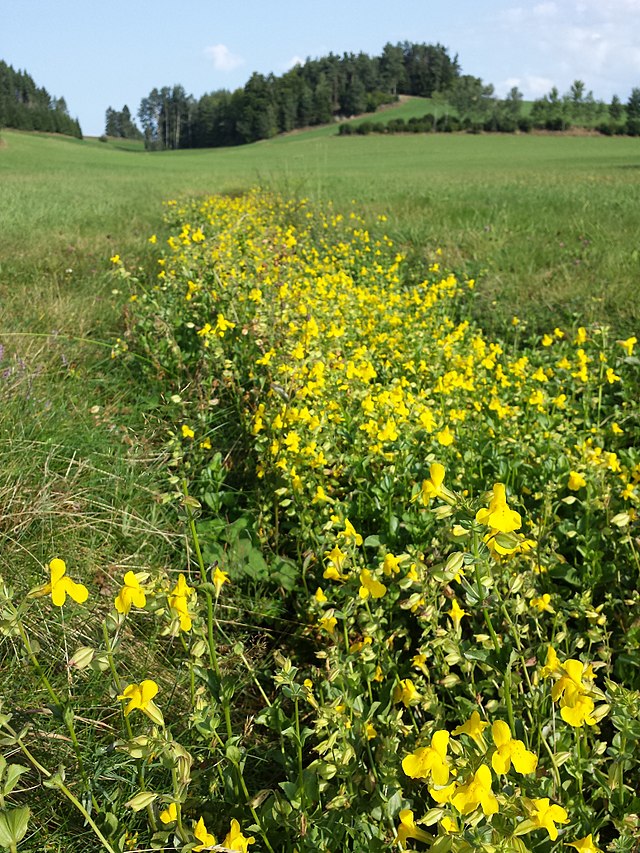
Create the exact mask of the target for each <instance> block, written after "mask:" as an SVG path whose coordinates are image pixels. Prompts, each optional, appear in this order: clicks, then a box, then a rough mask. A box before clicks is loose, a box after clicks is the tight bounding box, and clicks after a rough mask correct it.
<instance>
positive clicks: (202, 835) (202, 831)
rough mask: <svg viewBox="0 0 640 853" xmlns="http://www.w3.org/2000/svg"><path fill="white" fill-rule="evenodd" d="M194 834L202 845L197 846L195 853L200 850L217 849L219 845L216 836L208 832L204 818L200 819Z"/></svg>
mask: <svg viewBox="0 0 640 853" xmlns="http://www.w3.org/2000/svg"><path fill="white" fill-rule="evenodd" d="M193 834H194V835H195V837H196V838H197V839H198V841H199V842H200V844H197V845H196V846H195V847H194V848H193V850H194V853H195V851H198V850H206V849H207V848H209V847H215V846H216V844H217V842H216V837H215V835H212V834H211V833H210V832H207V827H206V826H205V825H204V820H203V819H202V818H200V820H199V821H198V823H197V824H196V826H195V829H194V830H193Z"/></svg>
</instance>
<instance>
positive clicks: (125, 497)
mask: <svg viewBox="0 0 640 853" xmlns="http://www.w3.org/2000/svg"><path fill="white" fill-rule="evenodd" d="M418 108H419V109H420V114H422V110H423V106H420V107H418V106H417V105H416V104H415V103H414V102H408V103H407V104H403V105H401V106H400V107H398V108H397V112H396V111H395V110H394V111H393V114H394V115H400V110H401V109H405V110H416V109H418ZM424 111H426V109H425V110H424ZM390 113H391V111H390ZM403 117H405V118H407V117H409V116H408V114H407V115H404V116H403ZM255 184H262V185H263V186H271V187H274V188H277V189H279V190H280V191H282V192H283V193H284V194H289V195H305V196H309V197H310V198H312V199H314V200H317V201H327V200H332V201H333V202H334V203H335V205H336V206H337V207H338V208H342V209H349V208H350V207H351V205H354V206H355V207H356V208H357V209H358V210H359V211H360V212H362V213H364V215H365V216H368V217H375V216H377V215H381V214H385V215H386V216H387V217H388V223H387V225H388V226H389V229H388V230H389V232H390V234H391V236H393V237H394V238H395V239H396V240H399V241H400V242H402V243H403V244H405V245H406V246H407V247H408V250H409V251H410V252H411V254H412V260H413V262H414V264H415V266H416V269H417V270H420V269H422V268H425V267H426V266H427V265H429V264H430V263H432V262H433V260H434V253H435V250H436V248H441V249H442V253H443V257H442V263H443V266H445V267H453V268H454V269H456V270H460V271H462V270H464V271H467V272H469V273H470V274H472V275H475V276H476V277H477V278H478V290H477V293H478V296H477V300H476V303H475V306H474V310H475V313H476V316H477V317H478V318H479V320H480V322H481V323H482V324H483V325H484V326H485V327H491V326H496V327H500V326H501V325H504V324H507V323H509V322H510V320H511V316H512V315H513V314H514V313H517V314H520V315H522V317H523V318H525V319H526V320H527V321H528V322H529V324H530V326H531V328H532V329H548V328H553V326H554V325H556V324H562V323H567V322H575V323H578V322H580V323H589V322H602V323H608V324H611V325H612V326H613V329H614V334H616V335H619V336H621V337H622V336H626V335H627V334H631V333H634V332H637V330H638V327H639V325H640V322H639V321H640V304H639V303H638V300H637V298H636V297H635V289H636V283H637V277H638V272H639V264H640V257H639V255H638V247H637V234H638V231H639V229H640V213H639V211H638V205H637V197H638V190H639V187H640V151H639V149H638V143H637V140H633V139H624V138H615V139H607V138H591V137H586V138H571V137H559V138H555V137H528V136H498V135H491V136H467V135H449V136H424V137H423V136H417V137H414V136H397V137H369V138H338V137H337V136H336V135H335V130H334V128H332V127H329V128H322V129H316V130H313V131H309V132H306V133H297V134H291V135H289V136H286V137H281V138H278V139H275V140H272V141H269V142H263V143H259V144H256V145H252V146H246V147H242V148H234V149H224V150H215V151H205V150H199V151H180V152H175V153H170V152H164V153H154V154H149V153H146V152H144V151H141V150H140V149H139V148H138V149H137V150H136V149H135V147H134V148H133V149H131V150H128V147H127V146H121V145H119V144H118V143H116V142H113V141H109V142H108V143H101V142H99V141H98V140H85V141H79V140H72V139H64V138H60V137H55V136H49V135H45V134H26V133H18V132H3V134H2V144H1V145H0V232H1V233H2V234H3V238H4V239H3V241H2V244H1V245H0V283H1V284H2V287H0V294H1V299H0V344H2V345H3V346H4V353H3V356H2V358H1V359H0V448H1V449H0V472H1V473H0V503H1V505H2V507H3V509H2V516H1V518H0V542H2V546H3V558H2V562H1V563H0V575H3V576H4V577H5V578H6V579H7V580H9V581H11V582H15V583H19V585H20V587H23V586H24V587H27V586H28V585H29V584H31V583H34V582H37V580H38V579H41V578H42V565H43V564H44V563H46V562H47V561H48V560H49V559H51V557H52V556H54V555H60V556H64V557H65V558H66V559H68V560H69V561H70V562H72V563H73V564H74V567H75V569H76V576H78V575H84V576H85V577H86V578H91V580H92V581H94V582H95V581H97V582H98V584H99V585H100V584H102V585H103V586H104V587H105V589H106V590H108V591H110V590H111V588H112V583H111V578H112V577H114V576H115V575H116V574H118V575H121V574H122V572H123V571H124V570H127V569H129V568H135V569H137V568H140V569H142V568H145V567H148V566H152V565H162V564H164V563H165V562H169V563H170V562H171V559H172V554H173V553H175V543H176V541H178V540H179V538H180V536H181V535H182V531H180V530H179V529H176V527H175V525H174V521H173V520H172V518H171V517H170V516H169V515H168V514H167V513H166V512H165V511H164V510H163V508H162V506H161V505H160V504H159V502H158V500H157V499H156V498H157V493H158V491H159V489H160V474H161V472H162V471H163V470H164V469H165V466H166V462H167V460H166V458H165V457H164V456H163V451H162V435H160V434H159V430H161V429H162V427H161V425H160V424H159V422H158V421H157V420H156V417H155V413H156V411H157V408H158V406H159V405H161V404H162V400H161V399H159V398H158V397H157V396H156V395H155V394H154V392H152V391H150V390H149V389H146V388H141V387H140V386H139V385H136V384H135V378H134V377H133V376H132V375H131V374H129V373H127V372H126V371H125V370H124V368H120V367H118V368H116V367H114V365H113V363H112V361H111V358H110V347H109V346H108V345H107V346H106V347H105V346H104V344H105V343H107V344H110V342H111V341H112V340H113V339H114V338H115V337H117V336H118V334H119V333H120V329H121V315H122V310H123V303H124V299H123V295H122V293H113V291H114V290H122V288H121V287H120V286H119V285H118V284H117V283H115V280H114V278H113V277H112V275H111V266H112V265H111V263H110V260H109V259H110V257H111V256H112V255H114V254H116V253H118V254H120V255H121V256H122V257H123V258H124V260H125V263H126V264H127V265H128V266H141V267H143V268H146V269H149V270H150V269H152V264H153V263H154V260H153V254H152V247H151V246H150V245H149V244H148V242H147V241H148V237H149V236H150V235H151V234H153V233H156V232H157V233H158V234H159V235H161V234H162V229H163V226H162V202H163V201H164V200H166V199H168V198H172V197H176V196H179V197H185V196H191V195H202V194H209V193H216V192H237V191H242V190H243V189H246V188H248V187H249V186H252V185H255ZM124 304H126V303H124ZM107 605H108V600H107V599H106V604H105V607H106V606H107ZM56 636H57V635H56ZM9 657H10V654H8V653H6V651H2V652H0V660H1V661H2V662H3V663H4V661H5V660H8V659H9ZM11 676H12V682H11V694H12V697H14V698H15V701H16V702H17V701H18V697H19V696H20V695H24V694H25V692H26V691H27V690H28V682H27V681H25V680H23V678H24V677H23V675H22V673H21V671H20V670H16V669H15V668H13V669H12V670H11ZM3 692H4V693H5V699H6V698H8V694H9V689H8V688H4V689H3ZM43 814H44V811H43ZM63 837H64V836H63ZM52 844H53V845H54V846H52V848H51V849H58V848H57V847H56V846H55V845H58V844H59V845H60V849H61V848H62V847H63V846H65V847H66V848H67V849H72V848H70V847H69V846H68V843H67V842H66V841H59V838H58V836H56V838H54V839H52ZM27 849H28V848H27ZM38 849H39V848H38ZM78 849H83V848H82V847H80V848H78ZM84 849H86V848H84Z"/></svg>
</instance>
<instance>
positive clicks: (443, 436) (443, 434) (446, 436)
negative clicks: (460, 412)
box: [436, 424, 456, 447]
mask: <svg viewBox="0 0 640 853" xmlns="http://www.w3.org/2000/svg"><path fill="white" fill-rule="evenodd" d="M455 437H456V434H455V433H454V432H452V431H451V430H450V429H449V424H447V425H446V426H445V428H444V429H443V430H440V432H439V433H437V435H436V438H437V439H438V441H439V443H440V444H441V445H442V446H443V447H449V445H450V444H453V442H454V441H455Z"/></svg>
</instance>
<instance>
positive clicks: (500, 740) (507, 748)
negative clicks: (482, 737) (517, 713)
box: [491, 720, 538, 774]
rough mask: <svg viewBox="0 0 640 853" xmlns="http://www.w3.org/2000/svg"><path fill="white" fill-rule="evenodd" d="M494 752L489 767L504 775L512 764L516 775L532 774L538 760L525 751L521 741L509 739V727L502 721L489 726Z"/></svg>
mask: <svg viewBox="0 0 640 853" xmlns="http://www.w3.org/2000/svg"><path fill="white" fill-rule="evenodd" d="M491 734H492V736H493V742H494V743H495V745H496V751H495V752H494V753H493V755H492V757H491V766H492V767H493V769H494V770H495V772H496V773H498V774H500V773H502V774H506V773H508V772H509V768H510V767H511V764H512V763H513V766H514V768H515V770H516V772H517V773H523V774H524V773H533V771H534V770H535V769H536V767H537V766H538V759H537V757H536V756H535V755H534V754H533V753H532V752H529V750H528V749H526V747H525V745H524V744H523V743H522V741H521V740H515V739H513V738H512V737H511V731H510V729H509V726H508V725H507V724H506V723H505V722H504V721H503V720H496V721H495V723H494V724H493V725H492V726H491Z"/></svg>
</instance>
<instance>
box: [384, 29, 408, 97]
mask: <svg viewBox="0 0 640 853" xmlns="http://www.w3.org/2000/svg"><path fill="white" fill-rule="evenodd" d="M380 85H381V87H382V88H383V89H384V90H386V91H387V92H389V94H391V95H394V96H395V95H397V93H398V87H404V88H406V86H407V75H406V71H405V67H404V53H403V50H402V45H399V44H396V45H393V44H390V43H389V42H387V44H385V46H384V47H383V48H382V56H381V57H380Z"/></svg>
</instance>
